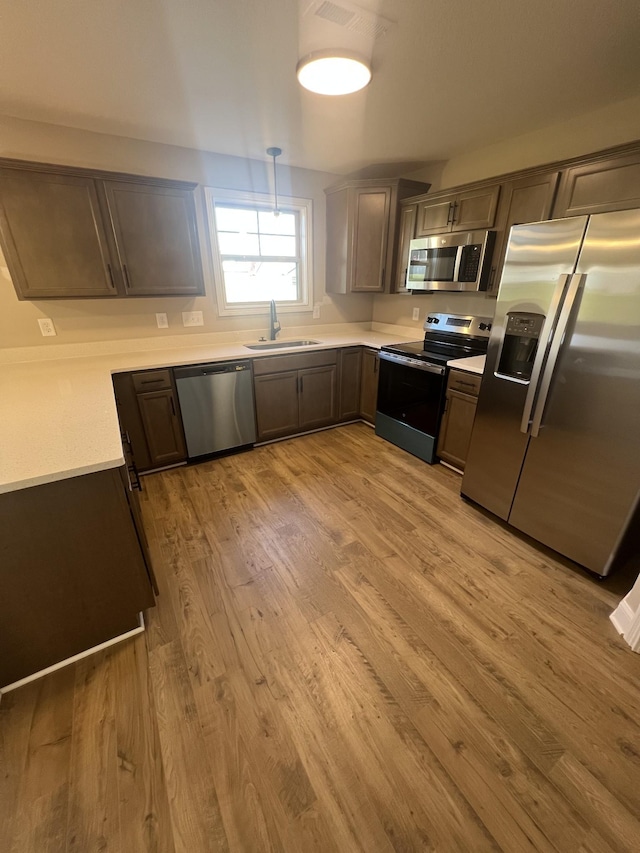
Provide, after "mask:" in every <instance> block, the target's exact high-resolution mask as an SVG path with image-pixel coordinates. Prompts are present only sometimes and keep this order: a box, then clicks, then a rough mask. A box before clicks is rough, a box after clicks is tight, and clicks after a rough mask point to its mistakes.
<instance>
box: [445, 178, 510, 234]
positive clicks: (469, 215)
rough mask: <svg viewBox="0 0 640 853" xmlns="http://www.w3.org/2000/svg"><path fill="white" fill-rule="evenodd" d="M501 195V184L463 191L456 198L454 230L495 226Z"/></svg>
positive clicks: (453, 219) (453, 220) (470, 229)
mask: <svg viewBox="0 0 640 853" xmlns="http://www.w3.org/2000/svg"><path fill="white" fill-rule="evenodd" d="M499 196H500V184H494V185H492V186H489V187H482V188H481V189H475V190H469V191H468V192H461V193H458V195H457V196H456V198H455V201H454V211H453V216H452V227H451V230H452V231H476V230H478V229H481V228H493V224H494V222H495V220H496V209H497V207H498V198H499Z"/></svg>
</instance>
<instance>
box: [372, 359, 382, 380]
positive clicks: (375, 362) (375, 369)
mask: <svg viewBox="0 0 640 853" xmlns="http://www.w3.org/2000/svg"><path fill="white" fill-rule="evenodd" d="M379 360H380V359H379V358H378V356H377V355H375V356H374V357H373V375H374V376H375V375H376V373H377V372H378V362H379Z"/></svg>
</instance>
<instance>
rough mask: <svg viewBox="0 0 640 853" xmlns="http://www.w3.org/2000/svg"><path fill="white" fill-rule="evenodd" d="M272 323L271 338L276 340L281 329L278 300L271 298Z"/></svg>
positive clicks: (270, 326) (270, 325) (270, 327)
mask: <svg viewBox="0 0 640 853" xmlns="http://www.w3.org/2000/svg"><path fill="white" fill-rule="evenodd" d="M270 315H271V316H270V323H269V340H270V341H275V339H276V338H277V337H278V332H279V331H280V329H281V326H280V323H279V322H278V315H277V314H276V300H275V299H272V300H271V310H270Z"/></svg>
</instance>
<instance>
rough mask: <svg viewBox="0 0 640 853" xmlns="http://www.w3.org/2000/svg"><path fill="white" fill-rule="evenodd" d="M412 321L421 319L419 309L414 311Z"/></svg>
mask: <svg viewBox="0 0 640 853" xmlns="http://www.w3.org/2000/svg"><path fill="white" fill-rule="evenodd" d="M411 319H412V320H419V319H420V309H419V308H414V309H413V314H412V315H411Z"/></svg>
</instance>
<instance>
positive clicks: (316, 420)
mask: <svg viewBox="0 0 640 853" xmlns="http://www.w3.org/2000/svg"><path fill="white" fill-rule="evenodd" d="M336 373H337V371H336V366H335V364H330V365H327V366H326V367H310V368H308V369H307V370H299V371H298V380H299V389H300V393H299V396H298V401H299V425H300V430H301V431H302V430H308V429H317V428H318V427H322V426H327V425H328V424H332V423H335V422H336V420H337V414H336V413H337V406H336V397H337V395H336Z"/></svg>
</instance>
